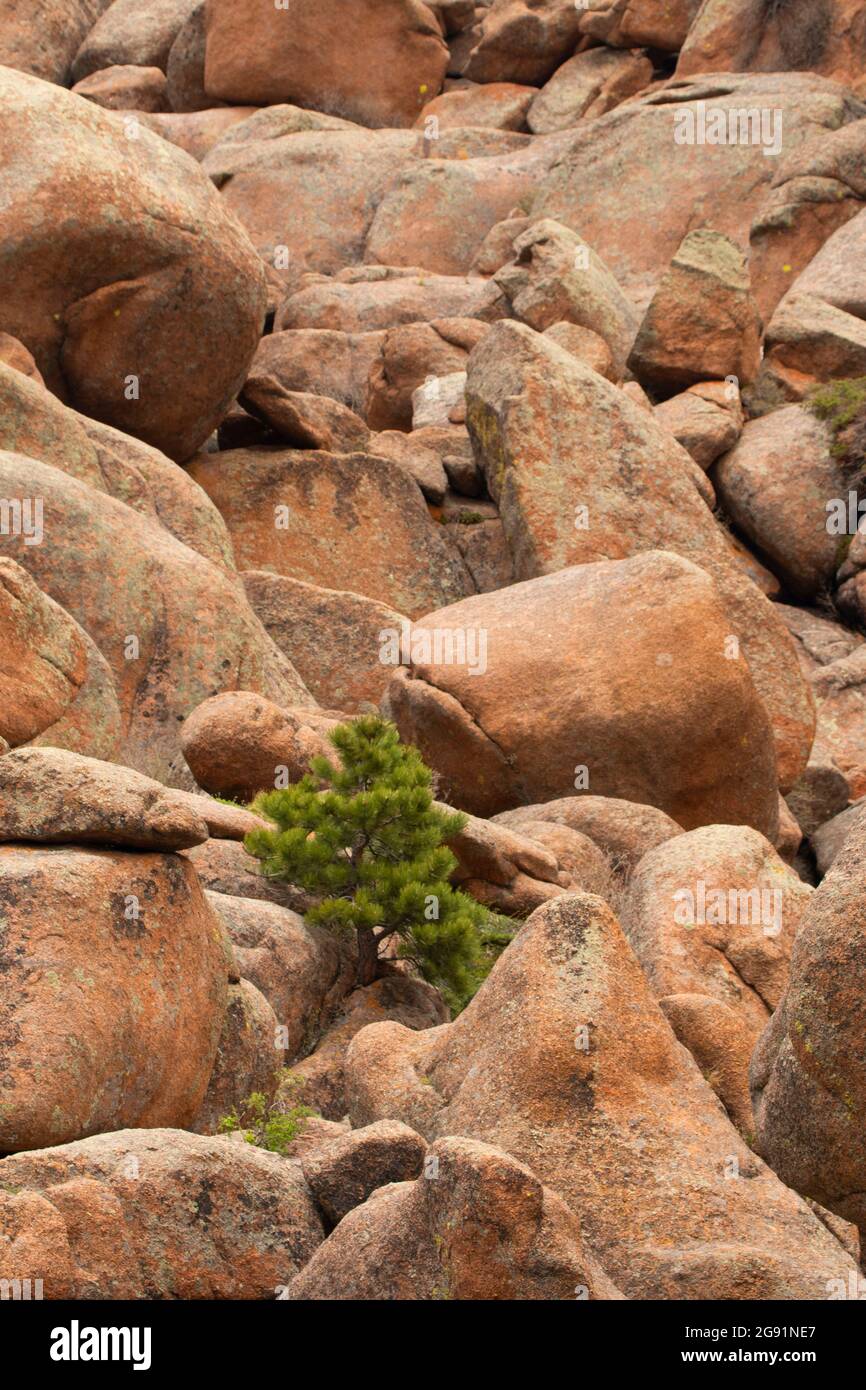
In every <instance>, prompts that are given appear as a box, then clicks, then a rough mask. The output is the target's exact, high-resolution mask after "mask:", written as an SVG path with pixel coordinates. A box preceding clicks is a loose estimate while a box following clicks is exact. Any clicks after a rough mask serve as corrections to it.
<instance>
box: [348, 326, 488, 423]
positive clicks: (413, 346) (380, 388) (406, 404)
mask: <svg viewBox="0 0 866 1390" xmlns="http://www.w3.org/2000/svg"><path fill="white" fill-rule="evenodd" d="M486 332H487V325H486V324H483V323H481V322H480V321H479V320H478V319H437V320H434V321H433V322H432V323H411V324H406V325H405V326H402V327H399V328H392V329H390V330H389V331H388V332H387V333H386V334H385V335H384V337H383V338H382V340H381V344H380V346H379V354H378V358H377V359H375V360H374V361H373V363H372V365H371V367H370V373H369V377H368V380H367V397H366V402H365V405H364V411H363V414H364V417H365V419H366V420H367V422H368V424H369V425H370V428H371V429H374V430H410V429H411V428H412V393H413V392H414V391H415V390H416V388H417V387H419V386H421V385H422V383H423V382H424V381H426V379H427V378H428V377H431V376H432V377H443V376H450V375H452V374H453V373H455V372H463V371H465V370H466V360H467V357H468V355H469V353H470V352H471V351H472V348H474V347H475V345H476V343H478V342H480V340H481V339H482V338H483V337H484V334H485V333H486Z"/></svg>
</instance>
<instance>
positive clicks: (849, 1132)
mask: <svg viewBox="0 0 866 1390" xmlns="http://www.w3.org/2000/svg"><path fill="white" fill-rule="evenodd" d="M864 862H866V829H864V826H863V822H862V821H858V823H857V824H856V825H855V827H854V829H853V830H852V831H851V833H850V835H849V836H848V838H847V840H846V841H845V844H844V846H843V848H842V849H841V851H840V852H839V854H838V855H837V856H836V859H835V861H834V863H833V867H832V869H831V870H830V872H829V873H828V875H827V877H826V878H825V879H824V881H823V883H822V884H821V886H820V887H819V888H818V889H817V890H816V892H815V894H814V896H813V898H812V901H811V904H810V906H809V909H808V911H807V913H806V915H805V917H804V919H803V922H802V924H801V927H800V931H799V933H798V936H797V939H796V941H795V942H794V949H793V952H792V954H791V977H790V984H789V986H788V990H787V993H786V994H785V997H784V999H783V1000H782V1003H781V1005H780V1006H779V1008H778V1009H777V1010H776V1013H775V1014H774V1015H773V1017H772V1019H771V1020H770V1024H769V1026H768V1028H767V1030H766V1032H765V1033H764V1035H763V1037H762V1038H761V1040H760V1042H759V1043H758V1046H757V1048H756V1050H755V1055H754V1058H753V1061H752V1072H751V1083H752V1099H753V1101H754V1106H755V1118H756V1120H757V1140H758V1148H759V1150H760V1152H761V1153H762V1154H763V1155H765V1156H766V1158H767V1161H768V1162H770V1163H772V1164H773V1167H774V1168H775V1169H776V1171H777V1172H778V1174H779V1176H780V1177H781V1179H782V1181H783V1182H787V1183H789V1184H790V1185H791V1186H792V1187H794V1188H796V1189H797V1191H799V1192H804V1193H807V1194H808V1195H809V1196H810V1197H813V1198H815V1200H816V1201H819V1202H821V1203H822V1205H823V1206H825V1207H829V1209H830V1210H831V1211H834V1212H836V1213H837V1214H838V1215H839V1216H842V1217H844V1218H845V1219H846V1220H847V1221H853V1222H854V1223H855V1224H856V1225H857V1226H858V1227H859V1228H860V1232H861V1235H862V1234H863V1232H864V1230H866V1201H864V1195H863V1194H864V1191H866V1166H864V1161H866V1146H864V1143H863V1125H864V1113H866V1070H864V1057H863V1019H862V1012H863V1011H862V997H863V970H864V953H863V940H864V931H866V917H864V901H866V897H864Z"/></svg>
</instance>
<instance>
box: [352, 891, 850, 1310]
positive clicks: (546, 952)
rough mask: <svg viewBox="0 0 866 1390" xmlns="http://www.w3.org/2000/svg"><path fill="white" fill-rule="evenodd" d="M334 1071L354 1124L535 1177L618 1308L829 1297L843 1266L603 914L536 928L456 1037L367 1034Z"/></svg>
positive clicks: (597, 907) (560, 912) (523, 935)
mask: <svg viewBox="0 0 866 1390" xmlns="http://www.w3.org/2000/svg"><path fill="white" fill-rule="evenodd" d="M347 1073H348V1091H349V1098H350V1106H349V1113H350V1116H351V1118H352V1122H353V1124H355V1125H361V1124H370V1123H372V1122H373V1121H375V1120H380V1119H400V1120H403V1122H404V1123H406V1124H409V1125H410V1126H411V1127H412V1128H414V1129H417V1130H418V1132H419V1133H421V1134H422V1135H424V1136H425V1137H426V1138H427V1139H429V1140H431V1141H432V1140H435V1139H436V1138H438V1137H439V1136H442V1135H446V1134H463V1135H465V1136H467V1137H468V1138H471V1139H475V1140H479V1141H481V1142H483V1143H486V1144H495V1145H497V1147H500V1148H503V1149H504V1150H505V1151H506V1153H509V1154H510V1155H511V1156H512V1157H514V1158H516V1159H518V1161H520V1162H521V1163H526V1164H531V1165H532V1170H533V1172H534V1173H535V1174H536V1175H537V1177H538V1178H539V1180H540V1181H542V1182H544V1183H546V1184H548V1185H549V1186H551V1187H552V1188H553V1189H554V1191H556V1192H558V1193H559V1195H560V1196H561V1197H563V1198H564V1199H565V1201H566V1202H567V1203H568V1204H569V1206H570V1207H571V1208H572V1210H573V1211H574V1212H575V1214H576V1215H577V1216H579V1217H580V1221H581V1225H582V1229H583V1234H584V1238H585V1239H586V1241H587V1243H588V1245H589V1246H590V1248H591V1249H592V1251H593V1253H594V1254H595V1256H596V1257H597V1258H598V1259H599V1260H600V1261H601V1263H602V1264H603V1266H604V1269H605V1271H606V1272H607V1274H608V1275H609V1276H610V1278H611V1279H613V1280H614V1281H615V1283H616V1284H617V1285H618V1286H619V1288H620V1289H621V1290H622V1292H623V1293H624V1294H626V1296H627V1297H631V1298H658V1297H659V1296H660V1295H663V1296H665V1297H668V1298H689V1297H698V1298H736V1299H748V1298H754V1297H758V1298H766V1297H767V1296H768V1292H770V1291H771V1294H772V1297H774V1298H788V1299H791V1298H800V1297H804V1298H824V1297H826V1288H827V1281H828V1280H829V1279H831V1278H838V1277H840V1276H841V1277H842V1278H843V1279H846V1278H847V1274H848V1271H849V1270H850V1268H851V1267H852V1264H851V1263H849V1260H850V1257H849V1256H848V1255H846V1253H845V1252H844V1250H843V1249H842V1247H841V1246H840V1244H839V1243H838V1241H837V1240H836V1239H835V1237H834V1236H832V1235H831V1234H830V1232H829V1231H828V1230H827V1229H826V1228H825V1227H824V1226H823V1225H821V1223H820V1222H819V1221H818V1220H817V1218H816V1217H815V1216H813V1214H812V1212H811V1211H810V1210H809V1208H808V1207H807V1206H806V1204H805V1202H804V1201H803V1200H802V1199H800V1198H799V1197H797V1196H796V1195H795V1194H794V1193H793V1192H792V1191H790V1190H789V1189H788V1188H786V1187H784V1186H783V1185H782V1183H781V1182H780V1181H779V1179H778V1178H777V1177H776V1176H775V1174H774V1173H772V1172H771V1171H770V1170H769V1169H768V1168H767V1167H766V1166H765V1165H764V1164H763V1163H762V1162H761V1161H760V1160H759V1159H757V1158H755V1156H754V1155H753V1154H752V1153H751V1152H750V1150H749V1149H748V1148H747V1147H746V1146H745V1144H744V1143H743V1142H742V1140H741V1139H740V1138H739V1136H738V1135H737V1133H736V1131H735V1130H734V1129H733V1127H732V1126H731V1125H730V1123H729V1122H728V1120H727V1118H726V1117H725V1115H724V1112H723V1110H722V1108H721V1106H720V1105H719V1102H718V1101H717V1099H716V1097H715V1096H714V1094H713V1092H712V1091H711V1090H710V1088H709V1087H708V1086H707V1084H706V1082H705V1081H704V1080H703V1078H702V1077H701V1075H700V1072H699V1071H698V1069H697V1067H696V1066H695V1064H694V1062H693V1061H692V1059H691V1058H690V1057H689V1055H688V1053H687V1052H686V1051H685V1049H684V1048H682V1047H681V1046H680V1045H679V1043H677V1041H676V1040H675V1038H674V1035H673V1033H672V1032H671V1030H670V1027H669V1025H668V1023H667V1022H666V1021H665V1019H664V1017H663V1015H662V1014H661V1013H660V1011H659V1009H658V1006H657V1005H656V1003H655V1001H654V1000H653V998H652V995H651V993H650V990H649V986H648V985H647V983H646V981H645V979H644V976H643V974H642V972H641V969H640V967H639V965H638V964H637V961H636V960H635V959H634V957H633V956H632V954H631V950H630V948H629V946H628V944H627V942H626V941H625V939H624V937H623V935H622V932H621V929H620V927H619V925H618V923H617V921H616V919H615V917H614V916H613V914H612V913H611V911H610V909H609V908H608V907H607V906H605V905H604V904H603V903H602V902H601V900H600V899H598V898H593V897H589V896H580V895H578V896H574V897H569V898H561V899H558V900H557V901H556V902H554V903H550V904H548V905H547V906H546V907H543V908H540V909H539V911H538V912H536V913H534V914H533V916H532V918H531V919H530V921H529V922H528V923H527V924H526V926H525V927H524V928H523V930H522V931H521V932H520V934H519V936H518V937H517V938H516V940H515V941H514V942H512V944H511V945H510V946H509V947H508V950H507V951H506V952H505V954H504V955H503V956H502V957H501V958H500V959H499V961H498V962H497V964H496V966H495V967H494V969H493V971H492V973H491V975H490V976H489V977H488V979H487V981H486V982H485V984H484V985H483V986H482V988H481V990H480V991H479V993H478V994H477V995H476V996H475V999H474V1000H473V1001H472V1003H471V1004H470V1005H469V1006H468V1007H467V1008H466V1009H464V1011H463V1013H462V1014H461V1015H460V1016H459V1018H458V1019H457V1020H456V1021H455V1022H454V1023H453V1024H451V1025H448V1026H445V1027H443V1028H437V1029H433V1030H431V1031H429V1032H426V1033H417V1034H413V1033H410V1032H407V1031H405V1030H404V1029H402V1028H400V1027H399V1025H396V1024H393V1023H391V1024H379V1025H376V1026H374V1027H370V1028H366V1029H364V1031H363V1032H361V1033H360V1034H358V1036H357V1037H356V1038H355V1039H354V1041H353V1043H352V1045H351V1047H350V1049H349V1055H348V1059H347ZM732 1163H733V1165H734V1166H733V1167H732ZM726 1171H727V1172H737V1173H738V1174H739V1176H738V1177H736V1178H728V1177H726V1176H725V1174H726ZM362 1210H363V1209H362ZM350 1219H352V1218H350ZM354 1219H358V1218H354Z"/></svg>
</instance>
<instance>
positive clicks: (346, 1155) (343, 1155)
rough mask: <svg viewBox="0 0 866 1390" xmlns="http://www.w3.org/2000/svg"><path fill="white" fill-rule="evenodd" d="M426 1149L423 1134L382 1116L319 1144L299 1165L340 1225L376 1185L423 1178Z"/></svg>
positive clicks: (332, 1219)
mask: <svg viewBox="0 0 866 1390" xmlns="http://www.w3.org/2000/svg"><path fill="white" fill-rule="evenodd" d="M426 1152H427V1145H426V1143H425V1142H424V1140H423V1139H422V1138H421V1135H420V1134H416V1133H415V1131H414V1130H413V1129H410V1128H409V1126H408V1125H402V1124H400V1123H399V1122H398V1121H395V1120H380V1122H379V1123H378V1124H375V1125H367V1126H366V1127H365V1128H364V1129H353V1130H350V1131H349V1132H348V1133H347V1134H345V1135H343V1136H342V1137H340V1138H338V1139H335V1140H334V1141H333V1143H331V1144H327V1145H323V1146H322V1147H321V1148H317V1149H316V1150H315V1152H314V1153H311V1154H309V1155H308V1156H306V1157H305V1158H302V1160H301V1166H302V1167H303V1170H304V1177H305V1178H306V1180H307V1186H308V1187H309V1189H310V1191H311V1192H312V1194H313V1197H314V1198H315V1200H316V1203H317V1205H318V1206H319V1207H320V1209H321V1210H322V1212H323V1213H324V1215H325V1217H326V1218H327V1220H328V1221H329V1222H330V1223H331V1224H332V1225H334V1226H336V1225H337V1223H338V1222H339V1221H342V1219H343V1217H344V1216H346V1215H347V1213H348V1212H350V1211H351V1210H352V1209H353V1208H354V1207H359V1206H361V1205H362V1203H364V1202H366V1201H367V1198H368V1197H370V1196H371V1195H372V1193H373V1192H375V1191H376V1189H377V1188H380V1187H386V1186H387V1185H388V1184H390V1183H403V1182H412V1181H413V1180H414V1179H415V1178H417V1177H419V1176H420V1174H421V1165H422V1163H423V1162H424V1155H425V1153H426Z"/></svg>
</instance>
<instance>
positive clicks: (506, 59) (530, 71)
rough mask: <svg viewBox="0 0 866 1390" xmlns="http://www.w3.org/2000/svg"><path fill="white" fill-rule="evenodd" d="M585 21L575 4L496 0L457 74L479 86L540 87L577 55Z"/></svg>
mask: <svg viewBox="0 0 866 1390" xmlns="http://www.w3.org/2000/svg"><path fill="white" fill-rule="evenodd" d="M580 18H581V16H580V11H579V9H578V8H577V7H576V6H575V5H574V3H573V0H493V4H492V5H490V6H489V7H488V8H487V9H486V10H485V11H483V12H482V15H481V22H480V24H479V25H478V27H477V29H476V30H475V31H474V32H472V31H471V37H470V42H469V43H468V44H467V45H466V46H465V58H464V59H463V61H462V62H458V63H457V65H456V66H457V70H458V71H459V72H460V73H461V75H462V76H464V77H468V78H470V79H471V80H472V81H473V82H528V83H530V84H532V85H533V86H539V85H540V84H541V83H543V82H546V81H547V79H548V78H549V77H550V76H551V75H552V73H553V72H555V70H556V69H557V68H558V67H559V65H560V63H562V62H564V60H565V59H566V58H568V57H569V55H570V54H571V53H573V52H574V48H575V45H576V44H577V42H578V39H579V38H580Z"/></svg>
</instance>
